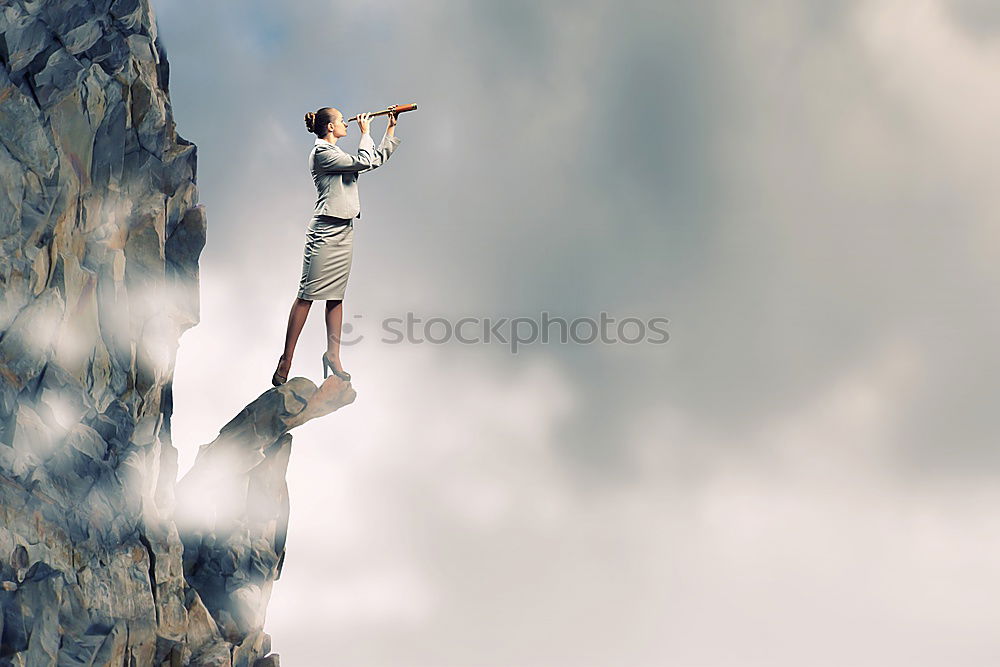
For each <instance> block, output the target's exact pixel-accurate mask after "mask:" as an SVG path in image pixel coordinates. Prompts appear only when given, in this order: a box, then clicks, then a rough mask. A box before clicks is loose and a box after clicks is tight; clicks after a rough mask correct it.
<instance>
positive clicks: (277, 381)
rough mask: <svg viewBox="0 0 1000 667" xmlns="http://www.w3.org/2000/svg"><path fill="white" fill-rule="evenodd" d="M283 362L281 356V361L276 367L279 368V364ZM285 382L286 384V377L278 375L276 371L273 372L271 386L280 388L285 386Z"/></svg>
mask: <svg viewBox="0 0 1000 667" xmlns="http://www.w3.org/2000/svg"><path fill="white" fill-rule="evenodd" d="M283 360H284V355H282V356H281V359H279V360H278V365H279V366H280V365H281V362H282V361H283ZM286 382H288V376H287V375H278V371H277V370H275V371H274V375H272V376H271V384H273V385H274V386H275V387H280V386H281V385H283V384H285V383H286Z"/></svg>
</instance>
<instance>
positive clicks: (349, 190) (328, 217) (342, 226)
mask: <svg viewBox="0 0 1000 667" xmlns="http://www.w3.org/2000/svg"><path fill="white" fill-rule="evenodd" d="M397 116H398V114H395V113H390V114H389V124H388V127H386V130H385V136H383V137H382V142H381V143H380V144H379V147H378V148H377V149H376V148H375V142H374V141H372V138H371V135H369V134H368V127H369V124H370V123H371V114H367V113H364V114H360V115H359V116H358V125H359V126H360V127H361V142H360V145H359V146H358V154H357V155H351V154H350V153H347V152H345V151H343V150H342V149H341V148H340V147H339V146H337V139H340V138H341V137H346V136H347V124H346V123H344V114H342V113H340V111H338V110H337V109H334V108H333V107H323V108H322V109H319V110H318V111H316V112H315V113H313V112H309V113H307V114H306V115H305V119H306V129H308V130H309V131H310V132H312V133H314V134H315V135H316V137H317V139H316V142H315V144H314V145H313V148H312V151H311V152H310V153H309V170H310V171H311V172H312V178H313V183H315V184H316V206H315V208H314V209H313V217H312V219H311V220H310V221H309V227H308V229H307V230H306V244H305V251H304V254H303V258H302V278H301V280H300V281H299V292H298V295H297V296H296V299H295V301H294V302H293V303H292V310H291V312H290V313H289V315H288V329H287V331H286V332H285V351H284V353H283V354H282V355H281V357H280V359H279V360H278V368H277V370H275V371H274V376H273V377H272V378H271V384H273V385H274V386H276V387H277V386H278V385H280V384H283V383H284V382H286V381H287V380H288V373H289V371H290V369H291V366H292V355H293V354H294V353H295V344H296V342H297V341H298V339H299V333H301V331H302V327H303V325H304V324H305V322H306V317H307V316H308V315H309V308H310V307H311V306H312V302H313V301H317V300H320V299H323V300H325V301H326V340H327V343H326V351H325V352H324V353H323V377H324V378H326V377H327V369H329V370H330V372H332V373H333V374H334V375H336V376H337V377H339V378H341V379H343V380H350V379H351V374H350V373H347V372H346V371H344V366H343V364H341V362H340V334H341V325H342V323H343V321H344V317H343V312H344V311H343V302H344V292H345V290H346V289H347V279H348V277H349V276H350V273H351V259H352V256H353V243H354V218H360V217H361V203H360V199H359V197H358V175H359V174H362V173H364V172H366V171H371V170H373V169H376V168H377V167H379V166H380V165H382V164H383V163H384V162H385V161H386V160H388V159H389V156H390V155H392V153H393V151H394V150H396V147H397V146H398V145H399V138H398V137H396V136H395V134H396V122H397V120H398V118H397Z"/></svg>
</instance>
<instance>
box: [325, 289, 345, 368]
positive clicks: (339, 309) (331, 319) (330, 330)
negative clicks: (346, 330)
mask: <svg viewBox="0 0 1000 667" xmlns="http://www.w3.org/2000/svg"><path fill="white" fill-rule="evenodd" d="M343 304H344V301H343V300H342V299H330V300H328V301H327V302H326V358H327V359H329V360H330V362H331V363H332V364H333V367H334V368H336V369H337V370H338V371H340V372H343V371H344V365H343V364H342V363H340V334H341V330H342V329H343V323H344V305H343Z"/></svg>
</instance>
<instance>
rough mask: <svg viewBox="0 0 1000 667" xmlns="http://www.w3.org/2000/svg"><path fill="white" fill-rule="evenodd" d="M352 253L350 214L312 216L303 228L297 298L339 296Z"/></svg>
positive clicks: (349, 270) (352, 237)
mask: <svg viewBox="0 0 1000 667" xmlns="http://www.w3.org/2000/svg"><path fill="white" fill-rule="evenodd" d="M353 256H354V221H353V219H352V218H334V217H331V216H326V215H316V216H313V218H312V220H310V221H309V226H308V227H307V228H306V247H305V251H304V254H303V257H302V279H301V280H300V281H299V294H298V296H299V298H300V299H306V300H308V301H319V300H321V299H343V298H344V292H345V291H346V290H347V279H348V278H349V277H350V275H351V260H352V259H353Z"/></svg>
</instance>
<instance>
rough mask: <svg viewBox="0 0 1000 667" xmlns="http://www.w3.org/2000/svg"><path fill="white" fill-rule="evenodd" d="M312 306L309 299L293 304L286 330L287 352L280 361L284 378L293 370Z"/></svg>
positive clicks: (299, 300) (280, 371)
mask: <svg viewBox="0 0 1000 667" xmlns="http://www.w3.org/2000/svg"><path fill="white" fill-rule="evenodd" d="M311 306H312V301H309V300H308V299H299V298H296V299H295V301H294V302H293V303H292V310H291V312H289V313H288V329H286V330H285V351H284V352H283V353H282V355H281V359H280V360H279V361H278V375H280V376H282V377H288V371H289V370H291V368H292V356H293V355H294V354H295V344H296V343H298V342H299V334H300V333H302V327H303V326H305V323H306V317H308V316H309V308H310V307H311Z"/></svg>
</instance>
